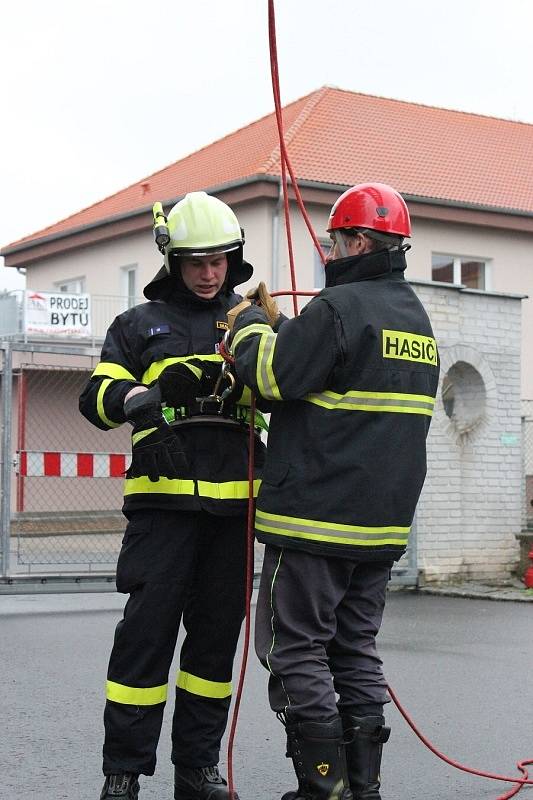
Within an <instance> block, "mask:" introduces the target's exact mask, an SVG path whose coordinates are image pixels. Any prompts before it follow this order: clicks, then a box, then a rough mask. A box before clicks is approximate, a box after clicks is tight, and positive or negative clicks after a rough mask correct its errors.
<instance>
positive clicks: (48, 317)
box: [24, 289, 91, 336]
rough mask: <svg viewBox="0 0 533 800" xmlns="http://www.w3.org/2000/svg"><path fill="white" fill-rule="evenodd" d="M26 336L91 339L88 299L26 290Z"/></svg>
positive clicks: (89, 298)
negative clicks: (85, 337) (72, 336)
mask: <svg viewBox="0 0 533 800" xmlns="http://www.w3.org/2000/svg"><path fill="white" fill-rule="evenodd" d="M24 295H25V300H24V320H25V330H26V333H44V334H47V335H49V334H52V335H55V334H57V335H60V336H61V335H63V336H64V335H74V334H75V335H77V336H90V335H91V295H90V294H68V293H67V292H34V291H32V290H31V289H26V291H25V293H24Z"/></svg>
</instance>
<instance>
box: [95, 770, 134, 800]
mask: <svg viewBox="0 0 533 800" xmlns="http://www.w3.org/2000/svg"><path fill="white" fill-rule="evenodd" d="M138 777H139V776H138V775H133V774H132V773H131V772H125V773H124V774H123V775H107V776H106V779H105V783H104V788H103V789H102V794H101V795H100V800H116V799H117V798H120V797H122V800H137V798H138V797H139V781H138V780H137V778H138Z"/></svg>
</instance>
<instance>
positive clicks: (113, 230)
mask: <svg viewBox="0 0 533 800" xmlns="http://www.w3.org/2000/svg"><path fill="white" fill-rule="evenodd" d="M283 120H284V128H285V137H286V143H287V149H288V152H289V156H290V158H291V161H292V165H293V168H294V173H295V175H296V176H297V179H298V182H299V186H300V189H301V192H302V196H303V198H304V201H305V203H306V208H307V211H308V213H309V216H310V219H311V222H312V225H313V228H314V230H315V231H316V232H317V235H318V236H319V239H320V241H321V243H323V244H324V246H325V245H326V243H327V241H328V238H327V234H326V232H325V227H326V223H327V219H328V214H329V210H330V208H331V205H332V203H333V202H334V201H335V199H336V198H337V197H338V195H339V194H340V193H341V192H342V191H343V190H344V189H345V188H347V187H348V186H351V185H353V184H356V183H360V182H364V181H381V182H385V183H390V184H391V185H393V186H394V187H395V188H397V189H398V190H399V191H400V192H401V193H402V194H403V196H404V197H405V198H406V201H407V204H408V206H409V210H410V213H411V218H412V226H413V236H412V240H411V243H412V249H411V251H410V252H409V253H408V265H409V267H408V273H407V277H408V279H409V280H411V282H412V283H413V285H414V287H415V290H416V291H417V292H418V293H419V294H420V295H421V296H422V297H423V300H424V303H425V304H426V307H427V308H428V310H429V313H430V316H431V317H432V320H433V324H434V328H435V331H436V336H437V339H438V341H439V346H440V352H441V363H442V383H441V387H440V390H439V397H438V402H437V406H436V414H435V419H434V422H433V424H432V429H431V446H430V453H429V464H430V474H429V477H428V481H427V483H426V487H425V489H424V494H423V496H422V500H421V504H420V506H419V511H418V531H419V535H418V562H417V563H415V565H414V567H413V569H414V573H416V574H417V575H418V574H419V573H420V574H423V575H424V577H425V579H426V580H440V579H441V578H446V577H461V576H462V577H464V576H473V577H477V578H478V579H481V578H485V579H487V578H491V577H498V576H499V577H501V576H502V575H503V574H507V573H508V572H509V570H510V569H511V568H512V566H513V564H514V563H515V562H516V559H517V553H518V546H517V542H516V540H515V534H517V533H518V532H519V530H520V515H521V510H522V502H521V500H520V496H519V495H520V487H521V485H522V483H523V479H522V473H521V466H520V464H521V460H520V459H521V456H520V378H521V374H522V389H521V391H522V397H523V398H530V399H533V360H532V359H531V358H530V357H529V351H530V342H531V338H532V334H533V300H530V299H525V300H523V301H521V300H520V298H521V297H523V296H524V295H530V296H533V158H532V156H533V125H527V124H523V123H520V122H512V121H509V120H502V119H495V118H492V117H485V116H480V115H476V114H467V113H464V112H457V111H451V110H446V109H441V108H433V107H429V106H423V105H417V104H414V103H407V102H403V101H399V100H391V99H387V98H382V97H372V96H368V95H363V94H359V93H355V92H348V91H343V90H341V89H336V88H331V87H322V88H321V89H318V90H317V91H315V92H312V93H311V94H309V95H307V96H306V97H303V98H301V99H299V100H297V101H295V102H293V103H290V104H289V105H287V106H286V107H285V109H284V112H283ZM280 174H281V166H280V152H279V144H278V138H277V129H276V122H275V116H274V114H269V115H267V116H265V117H263V118H261V119H259V120H257V121H255V122H253V123H251V124H250V125H247V126H246V127H244V128H241V129H239V130H237V131H234V132H233V133H230V134H228V135H227V136H225V137H223V138H222V139H220V140H218V141H216V142H214V143H212V144H210V145H208V146H207V147H204V148H202V149H201V150H199V151H197V152H195V153H192V154H190V155H188V156H187V157H185V158H182V159H180V160H179V161H177V162H175V163H174V164H171V165H169V166H167V167H165V168H164V169H161V170H159V171H158V172H156V173H154V174H153V175H149V176H147V177H146V178H144V179H143V180H141V181H137V182H136V183H134V184H132V185H131V186H129V187H127V188H125V189H122V190H120V191H118V192H116V193H115V194H114V195H111V196H110V197H106V198H104V199H103V200H101V201H100V202H98V203H95V204H93V205H92V206H89V207H87V208H84V209H82V210H81V211H78V212H76V213H73V214H72V215H71V216H69V217H67V218H66V219H64V220H61V221H59V222H57V223H55V224H54V225H50V226H49V227H47V228H45V229H44V230H41V231H37V232H34V233H29V234H28V235H27V236H25V237H24V238H22V239H20V240H18V241H17V242H12V243H11V244H9V245H7V246H6V247H4V248H3V250H2V251H1V253H2V255H3V256H4V258H5V263H6V266H11V267H18V268H25V269H26V273H27V285H28V287H29V288H30V289H31V290H33V291H34V292H47V291H49V292H56V293H60V292H66V293H74V294H76V293H86V294H88V295H90V297H91V304H92V329H91V335H90V337H89V339H90V340H89V341H87V340H85V341H86V344H87V345H88V347H87V353H86V354H85V355H83V356H82V355H80V356H78V358H79V359H81V360H83V358H85V359H86V360H88V361H90V364H89V365H88V366H87V369H89V368H91V367H92V366H94V365H95V363H96V362H97V360H98V353H99V344H100V342H101V340H102V337H103V335H104V333H105V330H106V328H107V327H108V325H109V323H110V322H111V320H112V318H113V317H114V316H115V315H116V314H117V313H119V312H120V311H121V310H123V309H125V308H127V307H128V306H129V305H131V304H133V303H135V302H141V301H142V287H143V286H144V285H145V284H146V283H147V282H148V281H149V280H150V279H151V277H153V275H154V274H155V273H156V272H157V270H158V268H159V266H160V263H161V258H160V256H159V254H158V251H157V249H156V248H155V245H154V242H153V238H152V215H151V208H152V204H153V203H154V202H155V201H162V202H163V204H164V207H165V209H166V210H168V209H169V208H170V207H171V206H172V205H173V204H174V203H175V202H176V201H177V200H179V199H180V198H181V197H182V196H183V195H184V194H185V193H187V192H189V191H194V190H200V189H203V190H206V191H208V192H210V193H212V194H216V195H217V196H218V197H220V198H221V199H222V200H224V201H225V202H227V203H229V204H230V205H231V206H232V207H233V208H234V210H235V212H236V214H237V216H238V218H239V221H240V223H241V225H242V226H243V227H244V228H245V231H246V246H245V254H246V257H247V259H248V260H249V261H251V263H252V264H254V267H255V275H254V278H253V281H252V282H251V283H256V282H257V281H258V280H261V279H263V280H265V281H266V282H267V285H269V286H270V287H271V288H273V289H283V288H290V277H289V266H288V256H287V247H286V236H285V230H284V217H283V202H282V200H283V198H282V192H281V180H280ZM289 195H290V198H291V225H292V234H293V245H294V253H295V262H296V271H297V284H298V287H299V288H300V289H313V288H319V287H320V286H321V285H322V283H323V267H322V262H321V260H320V258H319V256H318V254H317V253H316V252H315V249H314V246H313V243H312V241H311V238H310V236H309V234H308V231H307V229H306V227H305V225H304V223H303V221H302V219H301V217H300V215H299V212H298V209H297V207H296V204H295V202H294V198H293V192H292V190H289ZM244 289H246V286H244V287H242V290H244ZM281 302H282V304H284V305H283V309H284V310H285V311H287V312H288V313H290V312H291V304H290V303H289V301H288V300H285V301H281ZM13 319H15V320H16V315H15V316H13ZM2 320H4V322H2ZM6 320H8V316H7V315H6V314H1V313H0V326H1V325H3V326H4V327H3V330H2V331H1V332H2V333H3V336H4V337H5V336H6V335H7V334H12V333H13V331H12V330H11V329H9V330H8V328H7V327H6V325H8V324H10V323H8V322H6ZM20 335H21V334H19V337H20ZM22 335H23V332H22ZM15 338H16V336H15ZM37 338H38V337H37ZM59 340H60V339H57V340H56V341H59ZM48 341H51V340H50V339H48ZM61 341H66V340H65V339H64V338H63V339H62V340H61ZM83 341H84V340H83V338H80V337H79V336H78V337H74V338H73V339H72V337H71V343H72V342H74V343H78V344H80V343H83ZM30 349H31V348H30ZM520 352H522V357H520ZM15 355H17V358H16V359H15V361H14V365H15V367H16V369H20V370H22V372H23V370H24V364H25V363H27V360H28V358H29V356H28V354H27V353H26V352H22V350H21V353H19V354H15ZM31 358H32V359H34V360H35V359H39V358H40V364H41V365H44V364H51V363H53V364H56V360H54V359H56V358H59V357H58V356H57V357H56V356H54V357H53V358H52V357H51V356H50V355H48V354H46V353H39V352H37V349H36V351H35V352H33V351H32V355H31ZM17 359H18V360H17ZM71 361H72V365H74V363H75V365H76V366H77V367H78V368H79V367H80V366H82V364H81V361H76V362H74V360H73V359H71ZM84 363H85V362H84ZM22 372H21V373H20V374H22ZM78 377H79V376H78ZM52 378H53V375H52V373H50V376H49V377H48V378H47V380H48V381H51V380H52ZM21 385H22V384H21ZM17 387H18V388H17ZM17 387H16V397H17V398H19V399H20V397H21V396H22V388H20V387H19V386H18V384H17ZM58 398H59V396H58ZM28 402H30V403H31V402H33V404H34V405H33V408H34V409H35V410H34V412H33V413H34V415H36V417H35V419H37V420H38V422H35V421H34V427H35V430H36V431H38V432H39V435H41V432H42V429H43V426H42V425H41V419H46V418H47V417H48V412H46V406H45V405H43V404H46V402H47V395H46V392H40V391H37V390H35V392H34V397H33V399H32V398H31V397H30V399H29V401H28ZM57 402H60V398H59V399H58V400H57ZM63 402H64V404H65V407H64V408H63V407H62V408H61V414H60V416H61V419H62V420H63V421H64V420H67V419H69V420H70V423H71V424H72V426H73V427H74V428H76V429H78V428H80V426H81V427H83V425H82V423H80V422H79V420H78V418H77V412H76V409H75V403H73V401H72V397H70V399H69V398H68V397H67V396H66V395H65V397H64V400H63ZM43 409H45V410H44V411H43ZM52 410H53V411H54V412H56V411H57V409H56V408H55V407H54V409H50V413H52ZM28 414H30V412H28ZM74 416H76V418H75V419H74ZM14 425H15V429H17V425H18V422H17V420H16V419H15V421H14ZM19 427H20V426H19ZM106 435H107V434H106ZM114 435H115V432H111V433H109V434H108V435H107V436H108V438H109V436H110V437H112V436H114ZM116 435H117V436H118V435H119V434H118V433H117V434H116ZM80 437H82V438H84V440H85V444H84V445H83V446H81V445H80V444H79V443H77V444H76V446H74V449H87V448H89V446H90V442H92V441H93V439H94V432H93V431H92V430H90V431H89V430H83V431H81V430H80ZM106 441H108V439H106ZM28 446H29V445H28ZM103 446H104V445H102V447H103ZM39 447H40V449H42V448H43V447H44V445H42V444H41V443H40V444H39ZM116 447H118V445H116ZM47 449H50V450H58V449H61V448H60V446H59V445H58V444H57V442H56V441H55V439H54V440H53V441H50V443H49V444H47ZM117 452H118V450H117ZM31 480H34V481H38V480H39V479H38V478H35V479H31ZM531 481H533V475H532V476H531ZM531 481H530V483H531ZM531 485H533V483H531ZM65 491H66V490H65ZM100 496H101V495H100V493H99V489H98V487H95V488H94V489H93V495H91V500H90V502H91V503H92V502H93V499H94V498H98V497H100ZM27 497H28V498H29V489H28V494H27ZM29 502H30V501H29V499H28V503H29ZM49 502H50V503H51V504H52V505H53V506H54V507H55V508H57V507H58V505H57V503H58V502H59V501H58V500H57V498H56V499H54V497H52V496H51V495H50V497H49ZM61 502H62V503H63V502H64V503H66V504H68V503H70V502H71V499H70V495H69V497H66V498H65V497H63V496H62V499H61ZM87 503H89V500H87ZM54 504H55V505H54ZM67 507H68V508H70V506H68V505H67ZM84 507H85V506H84ZM86 507H87V508H88V507H89V505H87V506H86ZM91 507H95V508H101V506H91ZM61 508H63V506H61ZM410 557H411V558H413V556H412V554H411V556H410ZM415 562H416V558H415ZM411 566H412V564H411ZM407 572H409V569H408V570H407ZM414 573H413V574H414ZM409 579H412V575H411V578H409Z"/></svg>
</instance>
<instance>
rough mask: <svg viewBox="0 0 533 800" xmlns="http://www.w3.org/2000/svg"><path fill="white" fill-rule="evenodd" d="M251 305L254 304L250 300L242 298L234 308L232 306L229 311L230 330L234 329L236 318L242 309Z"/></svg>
mask: <svg viewBox="0 0 533 800" xmlns="http://www.w3.org/2000/svg"><path fill="white" fill-rule="evenodd" d="M251 305H252V304H251V302H250V301H249V300H241V302H240V303H239V304H238V305H236V306H233V308H230V310H229V311H228V313H227V319H228V328H229V330H230V331H232V330H233V326H234V325H235V319H236V317H237V315H238V314H240V312H241V311H244V309H245V308H248V307H249V306H251Z"/></svg>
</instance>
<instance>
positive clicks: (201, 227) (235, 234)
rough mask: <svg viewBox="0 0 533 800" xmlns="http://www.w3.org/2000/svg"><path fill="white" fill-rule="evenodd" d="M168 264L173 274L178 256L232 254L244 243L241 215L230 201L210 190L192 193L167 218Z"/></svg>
mask: <svg viewBox="0 0 533 800" xmlns="http://www.w3.org/2000/svg"><path fill="white" fill-rule="evenodd" d="M167 225H168V234H169V237H170V238H169V242H168V244H167V246H166V247H165V266H166V268H167V271H168V272H169V274H172V272H173V267H174V264H175V257H176V256H207V255H210V254H211V253H229V252H231V251H232V250H238V249H239V248H241V253H242V245H243V243H244V237H243V232H242V231H241V228H240V225H239V223H238V221H237V217H236V216H235V214H234V213H233V211H232V210H231V208H230V207H229V206H227V205H226V203H223V202H222V200H219V199H218V198H217V197H213V196H212V195H209V194H206V192H190V193H189V194H186V195H185V197H184V198H183V200H180V201H179V203H176V205H175V206H174V207H173V208H172V209H171V210H170V212H169V214H168V217H167Z"/></svg>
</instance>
